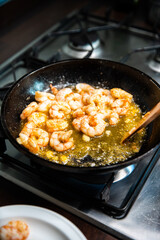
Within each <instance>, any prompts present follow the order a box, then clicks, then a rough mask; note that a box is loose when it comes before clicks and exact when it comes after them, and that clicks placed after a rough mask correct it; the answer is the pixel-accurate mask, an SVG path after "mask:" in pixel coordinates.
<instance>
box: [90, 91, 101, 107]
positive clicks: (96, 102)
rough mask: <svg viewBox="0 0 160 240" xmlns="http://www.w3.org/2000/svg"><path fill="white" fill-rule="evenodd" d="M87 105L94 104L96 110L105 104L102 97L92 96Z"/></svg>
mask: <svg viewBox="0 0 160 240" xmlns="http://www.w3.org/2000/svg"><path fill="white" fill-rule="evenodd" d="M89 103H90V104H93V103H94V105H95V106H97V107H98V108H101V107H102V105H103V104H104V103H105V101H104V99H103V97H102V96H100V95H98V94H93V95H92V96H91V97H90V99H89Z"/></svg>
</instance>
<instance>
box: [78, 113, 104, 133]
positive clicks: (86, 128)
mask: <svg viewBox="0 0 160 240" xmlns="http://www.w3.org/2000/svg"><path fill="white" fill-rule="evenodd" d="M105 127H106V122H105V121H104V120H103V119H101V118H99V117H97V116H96V115H95V116H85V117H84V118H83V119H82V121H81V131H82V132H83V133H84V134H86V135H87V136H89V137H94V136H100V135H102V133H103V132H104V130H105Z"/></svg>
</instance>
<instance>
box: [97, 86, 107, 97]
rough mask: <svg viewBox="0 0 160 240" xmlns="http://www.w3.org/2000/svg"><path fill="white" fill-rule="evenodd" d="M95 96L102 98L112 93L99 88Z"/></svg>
mask: <svg viewBox="0 0 160 240" xmlns="http://www.w3.org/2000/svg"><path fill="white" fill-rule="evenodd" d="M95 94H98V95H101V96H108V95H109V94H110V91H109V90H108V89H104V88H97V89H95Z"/></svg>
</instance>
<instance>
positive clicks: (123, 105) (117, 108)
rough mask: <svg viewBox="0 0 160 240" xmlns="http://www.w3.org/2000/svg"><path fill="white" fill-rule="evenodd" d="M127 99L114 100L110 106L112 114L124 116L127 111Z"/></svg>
mask: <svg viewBox="0 0 160 240" xmlns="http://www.w3.org/2000/svg"><path fill="white" fill-rule="evenodd" d="M129 106H130V104H129V101H128V99H116V100H115V101H114V102H113V104H112V105H111V107H112V109H113V111H114V112H116V113H118V114H119V115H120V116H123V115H126V114H127V112H128V110H129Z"/></svg>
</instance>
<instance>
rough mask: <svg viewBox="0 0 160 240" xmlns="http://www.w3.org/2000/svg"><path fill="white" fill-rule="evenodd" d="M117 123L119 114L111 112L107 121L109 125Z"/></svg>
mask: <svg viewBox="0 0 160 240" xmlns="http://www.w3.org/2000/svg"><path fill="white" fill-rule="evenodd" d="M118 122H119V114H118V113H117V112H114V111H112V113H111V115H110V119H109V124H110V125H111V126H112V125H116V124H117V123H118Z"/></svg>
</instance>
